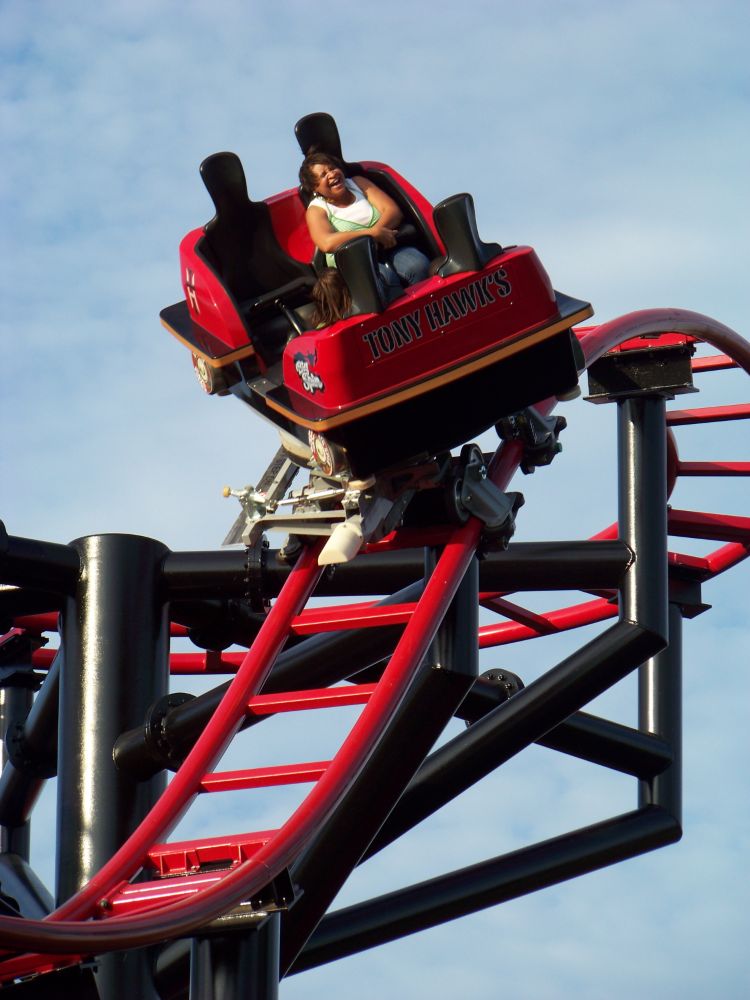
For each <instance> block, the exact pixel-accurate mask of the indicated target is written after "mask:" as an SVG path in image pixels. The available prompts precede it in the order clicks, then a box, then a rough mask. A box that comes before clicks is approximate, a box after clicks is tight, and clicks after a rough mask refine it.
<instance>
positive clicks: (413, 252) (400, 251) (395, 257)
mask: <svg viewBox="0 0 750 1000" xmlns="http://www.w3.org/2000/svg"><path fill="white" fill-rule="evenodd" d="M429 267H430V262H429V260H428V259H427V258H426V257H425V255H424V254H423V253H422V252H421V250H417V249H416V248H415V247H396V248H395V249H394V250H389V251H388V253H387V254H386V258H385V260H384V261H381V262H380V263H379V264H378V270H379V271H380V277H381V278H382V279H383V282H384V284H385V285H386V286H390V287H392V288H393V287H395V288H398V287H399V286H400V285H415V284H416V283H417V282H418V281H424V279H425V278H426V277H427V272H428V270H429Z"/></svg>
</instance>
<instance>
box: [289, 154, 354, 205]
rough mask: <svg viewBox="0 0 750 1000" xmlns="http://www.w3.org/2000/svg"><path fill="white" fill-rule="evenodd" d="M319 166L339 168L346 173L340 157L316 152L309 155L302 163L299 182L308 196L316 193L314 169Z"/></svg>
mask: <svg viewBox="0 0 750 1000" xmlns="http://www.w3.org/2000/svg"><path fill="white" fill-rule="evenodd" d="M317 166H325V167H338V168H339V170H343V171H344V173H346V170H345V168H344V162H343V160H340V159H339V158H338V156H334V155H333V153H322V152H316V151H313V152H312V153H308V154H307V156H306V157H305V158H304V160H303V161H302V166H301V167H300V168H299V182H300V184H301V185H302V188H303V190H305V191H307V193H308V194H314V193H315V176H314V174H313V172H312V168H313V167H317Z"/></svg>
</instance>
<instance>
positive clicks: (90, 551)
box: [56, 535, 169, 1000]
mask: <svg viewBox="0 0 750 1000" xmlns="http://www.w3.org/2000/svg"><path fill="white" fill-rule="evenodd" d="M71 544H72V546H73V547H74V548H75V549H77V550H78V552H79V554H80V557H81V573H80V577H79V580H78V585H77V587H76V591H75V593H74V595H73V596H72V597H71V598H69V599H68V601H67V603H66V606H65V610H64V613H63V618H62V636H61V641H62V648H63V651H64V664H63V670H62V676H61V683H60V736H59V750H58V774H59V776H60V778H59V781H58V812H57V815H58V829H57V837H58V855H57V861H58V870H57V890H56V895H57V900H58V903H61V902H63V901H64V900H66V899H68V898H69V897H70V896H72V895H73V894H74V893H75V892H76V891H77V890H78V889H79V888H80V887H81V886H82V885H84V884H85V883H86V882H87V881H88V879H89V878H91V876H92V875H94V874H95V873H96V872H97V871H99V869H100V868H101V867H102V866H103V865H104V863H105V862H106V861H107V860H108V859H109V858H110V857H111V856H112V855H113V854H114V853H115V851H116V850H117V849H118V848H119V847H120V845H121V844H122V843H123V841H124V840H125V839H126V838H127V836H128V835H129V834H130V833H131V832H132V831H133V830H134V829H135V827H136V826H137V825H138V823H139V822H140V820H141V819H142V818H143V817H144V816H145V815H146V813H147V812H148V810H149V809H150V808H151V806H152V805H153V803H154V802H155V801H156V799H157V798H158V796H159V795H160V793H161V791H162V790H163V788H164V785H165V781H164V778H163V777H162V776H159V777H156V778H153V779H151V780H150V781H148V782H141V783H138V782H136V781H133V780H132V779H131V778H129V777H127V776H124V775H123V774H122V773H121V772H119V771H118V770H117V768H116V767H115V764H114V762H113V759H112V748H113V746H114V743H115V740H116V739H117V737H118V736H119V735H120V734H121V733H122V732H123V731H124V730H126V729H128V728H131V727H133V726H135V725H138V724H141V723H142V722H143V718H144V715H145V712H146V710H147V708H148V707H149V705H150V704H151V703H152V702H154V701H155V700H156V699H158V698H160V697H162V696H163V695H165V694H166V693H167V688H168V680H169V660H168V656H169V626H168V618H167V607H166V604H165V602H164V599H163V595H162V587H161V564H162V562H163V559H164V557H165V555H166V553H167V551H168V550H167V548H166V547H165V546H164V545H162V544H161V543H160V542H156V541H153V540H152V539H148V538H141V537H139V536H133V535H91V536H89V537H86V538H82V539H78V540H77V541H75V542H73V543H71ZM145 955H146V953H144V952H127V953H113V954H110V955H106V956H104V957H103V958H102V959H101V960H100V964H99V972H98V975H97V984H98V987H99V990H100V993H101V995H102V997H103V998H105V1000H121V998H122V1000H125V998H128V1000H132V998H134V997H138V998H139V1000H151V998H152V997H156V993H155V992H154V990H153V986H152V985H151V976H150V972H149V969H148V967H147V962H146V960H145Z"/></svg>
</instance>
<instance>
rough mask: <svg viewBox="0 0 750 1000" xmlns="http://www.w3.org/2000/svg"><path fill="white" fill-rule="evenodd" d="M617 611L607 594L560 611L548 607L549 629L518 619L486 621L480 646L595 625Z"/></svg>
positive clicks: (506, 643)
mask: <svg viewBox="0 0 750 1000" xmlns="http://www.w3.org/2000/svg"><path fill="white" fill-rule="evenodd" d="M617 614H618V607H617V605H616V604H611V603H610V602H609V601H606V600H604V598H598V599H597V600H595V601H587V602H586V603H585V604H575V605H572V606H571V607H569V608H560V609H559V610H558V611H549V612H548V613H547V614H545V615H544V616H543V617H544V619H545V621H546V622H547V625H548V626H549V628H548V629H547V630H546V631H542V630H541V629H536V628H532V627H530V626H528V625H521V624H520V623H518V622H503V623H502V624H500V625H483V626H482V627H481V628H480V629H479V648H480V649H488V648H492V647H494V646H506V645H508V644H509V643H511V642H522V641H523V640H524V639H534V638H536V637H538V636H542V635H550V634H554V633H557V632H566V631H568V630H569V629H573V628H580V627H581V626H582V625H592V624H593V623H594V622H601V621H606V620H607V619H608V618H616V617H617Z"/></svg>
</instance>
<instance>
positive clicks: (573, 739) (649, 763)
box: [536, 712, 674, 804]
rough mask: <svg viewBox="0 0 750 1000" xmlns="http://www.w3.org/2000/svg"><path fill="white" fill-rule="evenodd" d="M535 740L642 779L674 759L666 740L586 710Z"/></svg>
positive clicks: (541, 744)
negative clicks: (590, 713)
mask: <svg viewBox="0 0 750 1000" xmlns="http://www.w3.org/2000/svg"><path fill="white" fill-rule="evenodd" d="M536 742H537V743H538V744H539V746H543V747H548V748H549V749H550V750H559V751H560V752H561V753H566V754H569V755H570V756H571V757H577V758H578V759H579V760H587V761H590V762H591V763H592V764H599V765H601V766H602V767H609V768H612V770H615V771H620V772H622V773H623V774H632V775H633V776H634V777H636V778H643V779H650V778H652V777H654V775H657V774H660V773H661V772H662V771H664V770H665V769H666V768H668V767H669V766H670V765H671V764H672V762H673V760H674V754H673V751H672V746H671V744H670V743H668V742H667V741H666V740H664V739H661V738H660V737H658V736H656V735H652V734H650V733H646V732H641V731H640V730H638V729H631V728H630V726H623V725H620V723H618V722H612V721H611V720H610V719H600V718H598V717H597V716H594V715H589V714H588V713H587V712H576V713H575V714H574V715H571V716H570V718H568V719H566V720H565V722H563V723H561V724H560V725H559V726H556V727H555V728H554V729H552V730H550V732H548V733H547V734H546V736H542V737H541V738H540V739H538V740H537V741H536ZM659 804H662V803H659Z"/></svg>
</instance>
